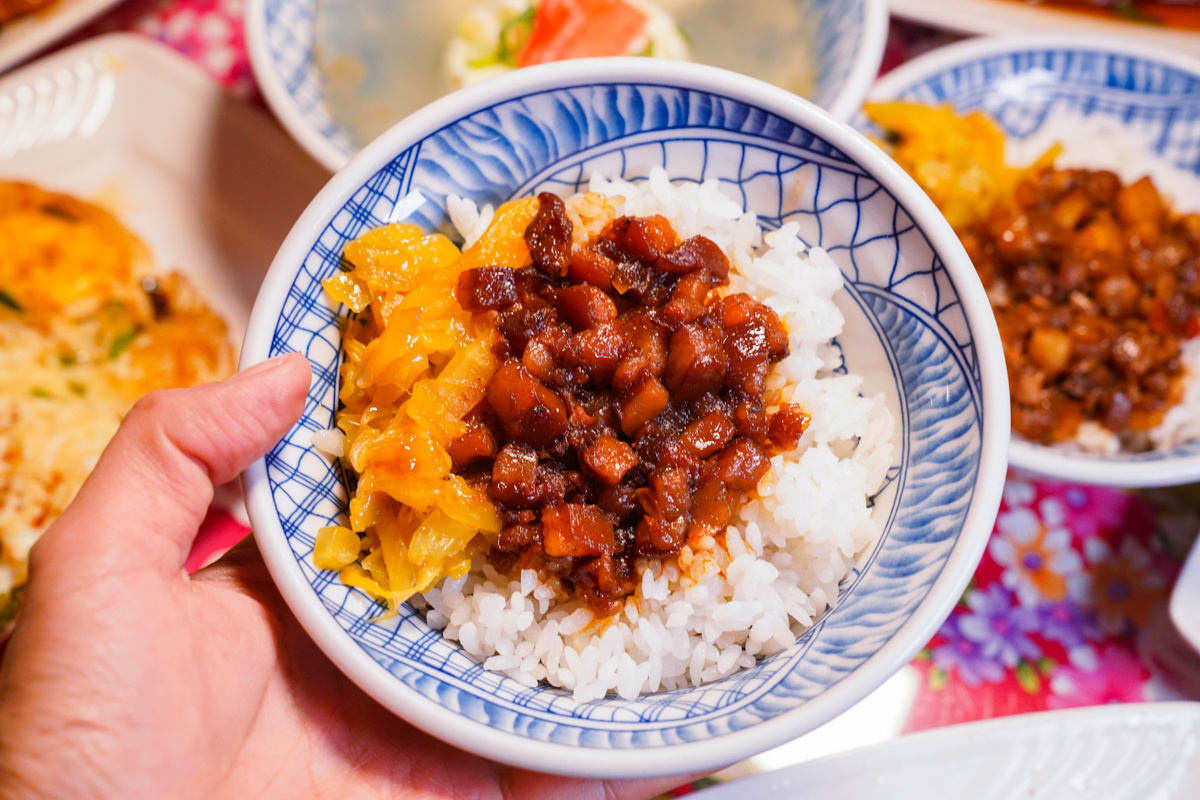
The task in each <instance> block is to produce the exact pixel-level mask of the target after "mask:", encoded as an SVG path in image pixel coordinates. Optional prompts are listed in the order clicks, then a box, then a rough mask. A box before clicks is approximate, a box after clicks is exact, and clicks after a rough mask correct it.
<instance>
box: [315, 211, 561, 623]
mask: <svg viewBox="0 0 1200 800" xmlns="http://www.w3.org/2000/svg"><path fill="white" fill-rule="evenodd" d="M537 208H538V206H537V200H536V199H533V198H528V199H524V200H518V201H513V202H511V203H507V204H505V205H503V206H501V207H500V209H498V210H497V212H496V214H495V216H494V218H493V221H492V223H491V225H490V226H489V227H488V229H487V231H485V232H484V234H483V235H482V236H481V237H480V239H479V241H478V242H476V243H475V245H473V246H472V247H471V248H470V249H469V250H468V251H467V252H466V253H465V254H462V253H459V251H458V249H457V248H456V247H455V246H454V245H453V243H451V242H450V240H449V239H447V238H446V237H444V236H442V235H440V234H427V233H425V232H424V231H423V230H421V229H420V228H418V227H417V226H415V225H408V224H395V225H388V226H385V227H383V228H378V229H375V230H372V231H369V232H367V233H366V234H364V235H363V236H361V237H360V238H359V239H357V240H356V241H354V242H353V243H351V244H350V245H349V246H347V248H346V252H345V256H346V260H347V261H348V262H349V263H350V264H351V267H352V268H351V269H350V270H349V271H347V272H344V273H339V274H337V275H335V276H333V277H331V278H329V279H327V280H326V281H325V282H324V286H325V289H326V291H327V292H328V294H329V296H330V297H331V298H333V300H335V301H336V302H339V303H344V304H345V305H346V306H347V307H349V308H350V310H351V311H353V312H354V313H355V314H356V315H357V316H355V317H353V318H351V319H350V321H349V322H348V323H347V326H346V330H345V332H344V334H343V353H344V356H345V358H344V360H343V363H342V372H341V375H342V386H341V391H340V400H341V402H342V409H341V410H340V411H339V412H338V414H337V419H336V422H337V426H338V428H339V429H341V431H342V432H343V433H344V434H345V435H346V446H345V451H344V452H345V456H344V459H345V462H346V464H347V465H348V466H349V467H350V468H352V469H353V470H354V471H355V473H356V474H357V476H358V485H357V488H356V490H355V494H354V496H353V497H352V498H351V499H350V526H349V527H348V528H347V527H343V526H330V527H329V528H324V529H322V530H321V532H320V533H319V534H318V536H317V542H316V547H315V548H314V551H313V562H314V564H315V565H316V566H317V567H318V568H321V569H331V570H337V571H338V573H339V575H340V577H341V580H342V582H343V583H345V584H346V585H348V586H354V587H356V588H359V589H362V590H363V591H365V592H366V593H368V594H369V595H371V596H372V597H375V598H376V599H378V600H381V601H384V602H386V603H387V605H388V607H389V613H395V610H396V608H397V606H398V605H399V604H400V603H403V602H404V601H405V600H407V599H408V598H409V597H411V596H412V595H414V594H416V593H418V592H423V591H426V590H427V589H429V588H431V587H433V586H435V585H436V584H437V583H438V582H439V581H441V580H442V579H443V578H445V577H447V576H450V577H461V576H462V575H464V574H465V573H466V572H467V571H468V570H469V569H470V565H471V560H472V559H473V558H475V557H476V556H478V555H481V554H482V553H484V552H486V550H487V548H488V547H490V546H491V544H492V543H494V542H495V539H496V537H497V536H498V535H499V533H500V527H501V522H500V517H499V514H498V513H497V512H496V508H495V506H494V505H493V504H492V502H491V500H490V499H488V497H487V493H486V492H485V491H483V490H480V489H477V488H474V487H472V486H471V485H470V484H468V483H467V482H466V481H465V480H464V479H463V478H461V477H459V476H457V475H454V474H453V473H452V471H451V468H452V462H451V459H450V455H449V452H448V451H447V448H448V447H449V445H450V443H451V442H453V441H454V439H455V438H456V437H458V436H460V435H462V434H463V433H464V432H465V431H466V425H465V424H464V422H463V420H464V418H465V417H466V416H467V415H468V414H469V413H470V412H471V411H472V410H473V409H474V408H475V407H476V406H477V405H478V404H479V403H480V402H481V401H482V400H483V399H484V397H485V396H486V393H487V386H488V383H489V382H490V381H491V378H492V375H493V374H494V373H495V372H496V369H497V368H498V367H499V361H498V359H497V358H496V355H495V347H496V345H497V344H498V340H497V336H498V334H497V333H496V331H495V327H494V325H493V324H492V323H491V321H490V320H488V319H486V316H485V315H480V319H476V318H475V317H474V316H473V315H472V314H470V313H468V312H467V311H464V310H463V309H462V307H461V306H459V304H458V303H457V302H456V301H455V299H454V290H455V287H456V286H457V283H458V276H459V274H460V273H461V272H462V271H463V270H465V269H472V268H475V267H477V266H484V265H486V266H507V267H512V268H517V267H521V266H524V265H526V264H528V263H530V256H529V249H528V247H527V246H526V245H525V241H524V231H525V228H526V227H527V226H528V224H529V222H530V221H531V220H532V219H533V216H534V215H535V214H536V213H537ZM351 551H353V552H351Z"/></svg>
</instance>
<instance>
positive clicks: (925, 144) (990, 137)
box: [863, 102, 1059, 230]
mask: <svg viewBox="0 0 1200 800" xmlns="http://www.w3.org/2000/svg"><path fill="white" fill-rule="evenodd" d="M863 110H864V111H865V112H866V114H867V116H868V117H870V119H871V120H872V121H873V122H874V123H875V124H876V125H878V126H879V127H881V128H883V129H884V131H886V133H887V140H886V142H884V143H881V146H883V147H884V149H886V150H887V151H888V152H889V153H890V155H891V156H892V158H894V159H895V160H896V163H898V164H899V165H900V166H901V167H903V168H904V171H905V172H907V173H908V174H909V175H911V176H912V177H913V178H914V179H915V180H916V182H917V183H918V184H919V185H920V186H921V188H922V189H924V190H925V193H926V194H928V195H929V197H930V198H931V199H932V200H933V202H934V203H936V204H937V207H938V209H940V210H941V212H942V214H943V215H944V216H945V217H946V220H947V221H948V222H949V223H950V225H951V227H953V228H954V229H955V230H959V229H961V228H962V227H963V226H965V225H966V224H967V223H969V222H970V221H971V220H974V219H978V218H979V217H981V216H985V215H987V214H989V213H991V211H992V209H993V208H995V207H996V206H997V205H998V204H1000V203H1004V202H1006V201H1007V200H1008V198H1009V197H1011V196H1012V192H1013V189H1014V188H1015V187H1016V185H1017V182H1018V181H1019V180H1020V179H1021V177H1022V176H1023V175H1024V174H1025V173H1026V172H1027V171H1028V170H1031V169H1038V168H1041V167H1042V166H1048V165H1049V164H1051V163H1053V161H1054V158H1055V157H1056V156H1057V154H1058V150H1059V148H1057V147H1055V148H1051V149H1050V150H1049V151H1047V152H1046V153H1045V154H1044V155H1042V157H1041V158H1039V159H1038V160H1037V162H1035V164H1033V165H1031V166H1029V167H1020V168H1017V167H1010V166H1008V165H1007V164H1006V163H1005V160H1004V131H1003V130H1001V129H1000V126H999V125H997V124H996V123H995V122H994V121H993V120H992V119H991V118H990V117H988V116H987V115H985V114H983V113H981V112H978V111H976V112H971V113H968V114H963V115H960V114H959V112H957V111H956V110H955V109H954V108H953V107H952V106H949V105H943V106H928V105H924V104H922V103H908V102H889V103H867V104H866V105H865V106H864V107H863Z"/></svg>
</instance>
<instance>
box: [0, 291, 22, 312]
mask: <svg viewBox="0 0 1200 800" xmlns="http://www.w3.org/2000/svg"><path fill="white" fill-rule="evenodd" d="M0 306H7V307H8V308H11V309H12V310H13V311H15V312H17V313H18V314H21V313H23V312H24V311H25V308H24V307H23V306H22V305H21V304H20V303H18V302H17V298H15V297H13V296H12V295H11V294H9V293H8V292H6V291H4V290H3V289H0Z"/></svg>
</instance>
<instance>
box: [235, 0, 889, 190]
mask: <svg viewBox="0 0 1200 800" xmlns="http://www.w3.org/2000/svg"><path fill="white" fill-rule="evenodd" d="M267 2H268V0H246V11H245V28H246V36H245V39H246V51H247V54H248V55H249V59H250V69H251V71H252V72H253V73H254V78H255V80H256V81H257V82H258V85H259V89H260V90H261V91H262V95H263V99H264V100H266V103H267V105H268V106H269V107H270V109H271V111H272V112H273V113H274V114H275V115H276V116H277V117H278V118H279V121H280V122H281V123H282V124H283V126H284V128H286V129H287V131H288V132H289V133H290V134H291V135H292V136H294V137H295V138H296V140H297V141H298V142H299V143H300V146H301V147H303V148H304V149H305V150H306V151H308V153H309V155H310V156H312V157H313V158H314V159H316V160H317V161H318V162H320V164H321V165H322V166H324V167H325V168H326V169H328V170H329V171H330V172H337V171H338V170H339V169H341V168H342V167H344V166H346V165H347V164H348V163H349V162H350V160H351V159H352V158H353V157H354V155H356V154H355V153H350V154H347V153H344V152H343V151H342V150H341V148H339V147H338V146H337V145H335V144H334V143H333V142H332V141H331V140H330V139H329V138H328V137H326V136H325V135H323V134H322V133H321V131H320V130H319V129H318V128H317V127H316V126H315V125H313V123H312V121H311V120H310V119H309V118H308V116H307V115H306V114H305V113H304V112H303V111H302V110H301V109H300V106H299V105H298V104H297V103H296V99H295V98H294V97H293V96H292V93H291V92H289V91H288V88H287V85H286V84H285V83H284V81H283V78H282V77H281V76H280V74H279V72H278V70H277V69H276V67H275V59H274V58H272V56H271V50H270V48H269V47H268V46H267V24H266V15H267ZM889 20H890V14H889V11H888V6H887V0H863V31H862V41H861V42H860V43H859V48H858V52H857V58H856V59H855V61H854V65H853V67H852V69H851V70H850V71H849V72H848V73H847V75H846V83H845V86H843V87H842V90H841V92H840V93H839V94H838V96H837V98H836V99H835V100H834V102H833V103H831V104H830V107H829V109H828V110H829V112H830V113H831V114H833V116H834V117H836V118H837V119H840V120H849V119H850V118H852V117H853V116H854V114H855V113H857V111H858V110H859V109H860V108H861V107H862V103H863V99H864V98H865V97H866V95H867V92H868V91H869V90H870V88H871V85H872V83H873V82H874V81H875V78H876V76H877V75H878V74H879V67H880V65H881V64H882V63H883V55H884V50H885V49H886V46H887V36H888V24H889ZM559 63H561V62H559ZM684 63H691V64H694V63H696V62H684ZM360 150H361V148H360Z"/></svg>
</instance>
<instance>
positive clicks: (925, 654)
mask: <svg viewBox="0 0 1200 800" xmlns="http://www.w3.org/2000/svg"><path fill="white" fill-rule="evenodd" d="M241 14H242V2H241V0H129V1H128V2H126V3H124V4H122V5H120V6H118V7H117V8H116V9H115V10H114V11H112V12H110V13H109V14H107V15H106V16H105V17H103V18H101V19H100V20H98V21H97V22H95V23H93V24H92V25H90V26H89V27H88V28H87V29H86V30H85V31H83V32H82V33H81V34H79V36H77V37H76V39H78V38H82V37H86V36H90V35H94V34H97V33H102V32H106V31H111V30H134V31H140V32H143V33H145V34H147V35H149V36H153V37H154V38H156V39H159V40H161V41H163V42H165V43H166V44H168V45H170V46H171V47H173V48H175V49H176V50H178V51H180V52H181V53H183V54H184V55H186V56H187V57H188V58H190V59H192V60H193V61H195V62H196V63H198V64H199V65H201V66H202V67H203V68H204V69H205V70H206V71H207V72H208V73H209V74H210V75H212V77H213V78H215V79H216V80H217V81H219V82H220V83H221V84H222V85H223V86H225V87H226V88H227V89H228V90H229V91H230V92H231V93H232V94H234V95H236V96H238V97H242V98H245V99H246V100H247V101H248V102H252V103H260V102H261V100H260V98H259V97H258V93H257V89H256V87H255V85H254V80H253V75H252V73H251V70H250V65H249V61H248V59H247V55H246V48H245V42H244V38H243V32H242V21H241ZM956 38H958V37H957V36H955V35H954V34H950V33H946V32H940V31H935V30H930V29H927V28H922V27H918V26H915V25H910V24H907V23H903V22H897V21H893V24H892V27H891V32H890V36H889V41H888V48H887V51H886V54H885V58H884V65H883V68H884V70H885V71H886V70H887V69H890V68H891V67H893V66H895V65H896V64H899V63H902V62H903V61H904V60H905V59H907V58H910V57H912V56H913V55H916V54H917V53H919V52H923V51H925V50H928V49H930V48H932V47H936V46H939V45H941V44H944V43H946V42H949V41H952V40H954V39H956ZM1197 530H1200V488H1197V487H1181V488H1178V489H1172V490H1160V491H1153V492H1130V491H1123V490H1117V489H1106V488H1097V487H1089V486H1079V485H1070V484H1062V483H1053V482H1048V481H1043V480H1037V479H1034V478H1030V477H1028V476H1023V475H1019V474H1015V473H1013V474H1010V476H1009V479H1008V482H1007V484H1006V487H1005V492H1004V499H1003V503H1002V506H1001V510H1000V513H999V515H998V518H997V520H996V525H995V529H994V531H993V533H992V537H991V540H990V542H989V545H988V548H987V553H986V554H985V556H984V557H983V560H982V561H981V563H980V565H979V567H978V569H977V570H976V572H975V576H974V579H973V580H972V582H971V584H970V586H969V587H968V589H967V591H966V592H965V593H964V595H963V597H962V599H961V601H960V602H959V604H958V606H957V607H956V608H955V609H954V612H953V613H952V614H951V616H950V617H949V619H947V620H946V622H945V624H944V625H943V626H942V628H941V630H940V631H939V632H938V633H937V635H936V636H935V637H934V638H933V639H932V640H931V641H930V642H929V644H928V646H927V647H925V648H924V649H923V650H922V651H921V653H920V654H919V655H918V656H917V658H916V659H915V660H914V661H913V667H914V668H915V669H916V670H917V671H918V672H919V674H920V675H921V678H922V680H921V686H920V689H919V690H918V692H917V696H916V698H915V700H914V702H913V704H912V707H911V711H910V713H909V716H908V719H907V721H906V724H905V726H904V730H905V731H917V730H922V729H927V728H932V727H938V726H944V725H949V724H953V723H958V722H967V721H972V720H978V719H984V718H989V717H997V716H1004V715H1010V714H1018V713H1024V712H1033V711H1040V710H1044V709H1058V708H1067V707H1071V706H1087V705H1096V704H1101V703H1111V702H1138V701H1143V700H1151V699H1166V698H1179V697H1188V698H1193V699H1200V658H1198V657H1197V656H1196V655H1195V654H1194V653H1193V652H1191V650H1190V649H1189V648H1187V646H1186V645H1185V644H1183V642H1182V641H1181V640H1180V639H1179V637H1178V636H1177V635H1176V634H1175V632H1174V630H1173V629H1172V627H1171V623H1170V621H1169V619H1168V618H1167V616H1166V600H1167V598H1168V596H1169V593H1170V590H1171V587H1172V582H1173V580H1174V578H1175V576H1176V575H1177V573H1178V572H1179V569H1180V565H1181V564H1182V561H1183V558H1184V556H1185V555H1186V553H1187V551H1188V548H1189V547H1190V546H1191V544H1192V541H1193V540H1194V539H1195V537H1196V532H1197ZM242 533H244V530H243V529H241V528H240V526H238V525H237V524H236V523H235V522H233V521H232V520H230V519H228V518H225V517H221V516H220V515H217V516H216V517H214V518H210V520H209V526H208V541H209V543H210V545H209V546H210V548H215V547H218V546H219V545H220V544H221V543H222V542H224V541H227V540H229V539H231V538H236V537H239V536H240V535H241V534H242ZM202 560H203V554H198V555H197V558H196V561H195V562H194V565H195V564H198V563H200V562H201V561H202ZM690 790H691V788H690V787H685V788H682V789H681V790H680V792H679V793H686V792H687V791H690Z"/></svg>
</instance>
